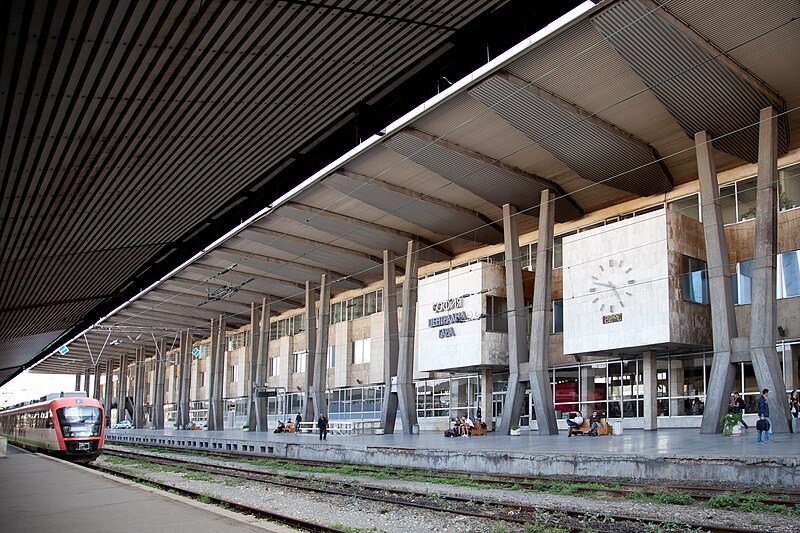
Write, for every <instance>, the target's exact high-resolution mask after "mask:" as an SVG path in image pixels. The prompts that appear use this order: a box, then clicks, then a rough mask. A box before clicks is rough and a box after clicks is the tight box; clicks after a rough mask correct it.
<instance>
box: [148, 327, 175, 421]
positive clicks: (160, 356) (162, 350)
mask: <svg viewBox="0 0 800 533" xmlns="http://www.w3.org/2000/svg"><path fill="white" fill-rule="evenodd" d="M166 358H167V341H166V339H158V344H157V345H156V356H155V359H153V362H154V367H153V427H154V428H155V429H164V380H165V377H166V368H167V364H166ZM177 386H178V384H177V383H176V387H177Z"/></svg>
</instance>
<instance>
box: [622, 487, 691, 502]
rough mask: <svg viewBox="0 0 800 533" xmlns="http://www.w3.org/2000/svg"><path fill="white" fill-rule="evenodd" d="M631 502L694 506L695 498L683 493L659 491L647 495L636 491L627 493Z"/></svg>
mask: <svg viewBox="0 0 800 533" xmlns="http://www.w3.org/2000/svg"><path fill="white" fill-rule="evenodd" d="M626 497H627V498H628V499H629V500H634V501H639V502H649V503H668V504H671V505H692V504H693V503H694V498H692V497H691V496H690V495H688V494H684V493H683V492H670V491H666V490H659V491H656V492H654V493H653V494H647V493H646V492H643V491H641V490H634V491H631V492H629V493H627V496H626Z"/></svg>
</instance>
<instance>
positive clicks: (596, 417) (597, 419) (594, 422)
mask: <svg viewBox="0 0 800 533" xmlns="http://www.w3.org/2000/svg"><path fill="white" fill-rule="evenodd" d="M602 419H603V414H602V413H600V412H599V411H592V416H591V417H590V418H589V425H590V426H591V427H592V431H590V432H589V436H590V437H596V436H597V428H599V427H603V423H602V422H601V420H602Z"/></svg>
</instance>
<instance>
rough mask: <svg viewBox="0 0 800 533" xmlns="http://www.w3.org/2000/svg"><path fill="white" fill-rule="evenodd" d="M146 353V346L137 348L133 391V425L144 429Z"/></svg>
mask: <svg viewBox="0 0 800 533" xmlns="http://www.w3.org/2000/svg"><path fill="white" fill-rule="evenodd" d="M144 355H145V351H144V348H137V349H136V359H135V361H136V364H135V365H134V367H135V368H136V373H135V376H136V377H135V378H134V379H136V383H135V384H134V385H135V386H136V388H135V389H134V393H133V427H135V428H136V429H144Z"/></svg>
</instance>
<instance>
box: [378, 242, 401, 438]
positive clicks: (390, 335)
mask: <svg viewBox="0 0 800 533" xmlns="http://www.w3.org/2000/svg"><path fill="white" fill-rule="evenodd" d="M398 353H399V338H398V330H397V278H396V277H395V257H394V252H393V251H391V250H384V251H383V383H384V385H383V404H381V427H382V428H383V431H384V433H387V434H391V433H394V425H395V421H396V419H397V392H396V390H395V392H392V381H393V380H394V379H396V378H397V358H398Z"/></svg>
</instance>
